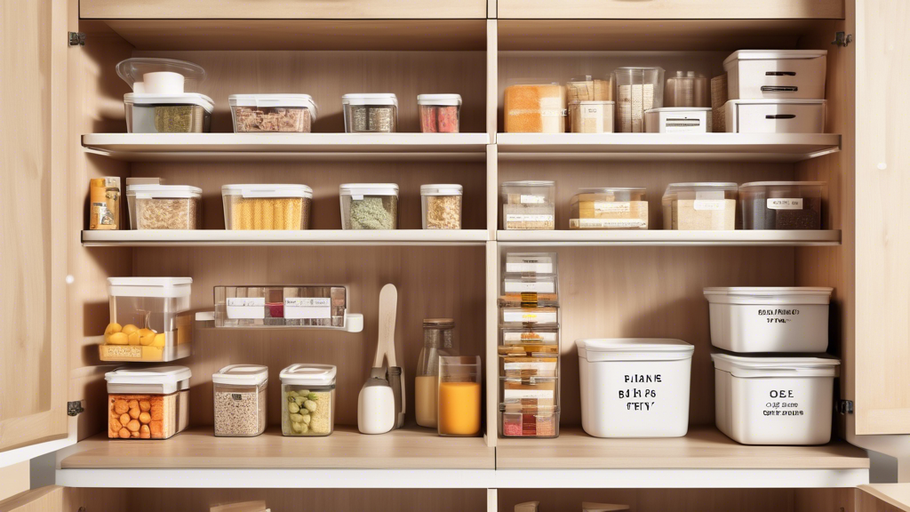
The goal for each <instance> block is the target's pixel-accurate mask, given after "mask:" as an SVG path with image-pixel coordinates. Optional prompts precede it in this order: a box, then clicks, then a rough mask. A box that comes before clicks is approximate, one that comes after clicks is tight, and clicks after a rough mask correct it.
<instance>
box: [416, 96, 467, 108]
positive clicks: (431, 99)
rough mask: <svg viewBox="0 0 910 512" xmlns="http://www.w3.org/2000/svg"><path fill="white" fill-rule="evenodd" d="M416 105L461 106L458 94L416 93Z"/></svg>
mask: <svg viewBox="0 0 910 512" xmlns="http://www.w3.org/2000/svg"><path fill="white" fill-rule="evenodd" d="M417 104H418V105H445V106H461V95H460V94H418V95H417Z"/></svg>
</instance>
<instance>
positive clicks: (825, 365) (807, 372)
mask: <svg viewBox="0 0 910 512" xmlns="http://www.w3.org/2000/svg"><path fill="white" fill-rule="evenodd" d="M711 359H712V360H713V361H714V367H715V368H717V369H718V370H721V371H725V372H728V373H731V374H732V375H733V376H734V377H746V378H748V377H757V378H761V377H783V378H788V377H789V378H793V377H837V367H838V365H840V361H839V360H837V359H835V358H833V357H744V356H734V355H732V354H723V353H716V354H711Z"/></svg>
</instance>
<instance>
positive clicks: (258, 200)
mask: <svg viewBox="0 0 910 512" xmlns="http://www.w3.org/2000/svg"><path fill="white" fill-rule="evenodd" d="M221 197H222V200H223V201H224V228H225V229H242V230H248V229H252V230H298V229H308V228H309V225H310V210H311V209H312V205H313V189H311V188H310V187H308V186H306V185H299V184H290V183H274V184H243V185H224V186H222V187H221Z"/></svg>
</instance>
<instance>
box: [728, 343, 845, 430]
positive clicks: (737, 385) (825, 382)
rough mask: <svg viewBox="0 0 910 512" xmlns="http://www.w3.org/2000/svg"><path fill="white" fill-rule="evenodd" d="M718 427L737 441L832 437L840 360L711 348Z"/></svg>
mask: <svg viewBox="0 0 910 512" xmlns="http://www.w3.org/2000/svg"><path fill="white" fill-rule="evenodd" d="M711 359H712V360H713V361H714V388H715V389H714V392H715V407H714V409H715V420H716V423H717V428H718V429H719V430H720V431H721V432H723V433H724V434H726V435H727V436H729V437H730V438H731V439H733V440H734V441H736V442H739V443H742V444H771V445H817V444H825V443H827V442H828V441H830V440H831V397H832V396H833V392H834V378H835V377H836V376H837V374H838V371H837V370H838V366H839V365H840V361H838V360H837V359H834V358H830V357H744V356H736V355H731V354H722V353H718V354H711Z"/></svg>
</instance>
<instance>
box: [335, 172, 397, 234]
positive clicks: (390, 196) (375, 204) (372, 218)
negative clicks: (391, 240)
mask: <svg viewBox="0 0 910 512" xmlns="http://www.w3.org/2000/svg"><path fill="white" fill-rule="evenodd" d="M338 195H339V200H340V203H341V228H342V229H398V185H397V184H395V183H345V184H342V185H341V186H340V187H339V188H338Z"/></svg>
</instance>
